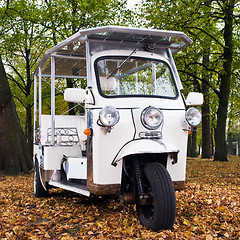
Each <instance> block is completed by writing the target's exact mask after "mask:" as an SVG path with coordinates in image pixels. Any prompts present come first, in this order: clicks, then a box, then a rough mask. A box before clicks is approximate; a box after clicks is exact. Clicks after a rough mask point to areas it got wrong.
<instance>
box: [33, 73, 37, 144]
mask: <svg viewBox="0 0 240 240" xmlns="http://www.w3.org/2000/svg"><path fill="white" fill-rule="evenodd" d="M33 109H34V110H33V111H34V114H33V144H36V126H37V75H34V107H33Z"/></svg>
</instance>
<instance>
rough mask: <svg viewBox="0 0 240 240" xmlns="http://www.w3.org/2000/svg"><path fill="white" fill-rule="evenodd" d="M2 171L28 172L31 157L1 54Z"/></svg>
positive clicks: (0, 147) (13, 172)
mask: <svg viewBox="0 0 240 240" xmlns="http://www.w3.org/2000/svg"><path fill="white" fill-rule="evenodd" d="M0 126H1V128H0V136H1V137H0V171H1V172H4V173H5V174H17V173H20V172H22V173H28V171H29V170H30V169H31V168H32V162H31V157H30V154H29V152H28V149H27V145H26V140H25V138H24V134H23V131H22V128H21V125H20V122H19V119H18V115H17V112H16V107H15V104H14V101H13V98H12V95H11V91H10V88H9V85H8V80H7V76H6V72H5V69H4V66H3V63H2V58H1V56H0Z"/></svg>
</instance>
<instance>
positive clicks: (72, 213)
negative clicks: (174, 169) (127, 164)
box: [0, 156, 240, 240]
mask: <svg viewBox="0 0 240 240" xmlns="http://www.w3.org/2000/svg"><path fill="white" fill-rule="evenodd" d="M176 200H177V215H176V222H175V224H174V227H173V229H172V230H167V231H166V230H165V231H159V232H151V231H148V230H147V229H146V228H145V227H143V226H142V225H141V224H140V223H139V221H138V217H137V214H136V209H135V206H134V205H122V204H120V203H116V202H115V201H114V200H113V199H108V200H106V199H101V198H98V199H97V198H90V199H89V198H86V197H84V196H79V195H77V194H74V193H70V192H67V191H64V190H61V189H51V190H50V196H49V197H47V198H35V197H34V196H33V174H32V173H31V174H29V175H19V176H1V177H0V239H20V240H21V239H45V240H47V239H53V240H55V239H56V240H58V239H62V240H64V239H65V240H68V239H168V240H169V239H191V240H194V239H206V240H212V239H238V240H239V239H240V157H239V156H229V161H228V162H214V161H213V160H207V159H200V158H194V159H188V161H187V178H186V188H185V190H183V191H181V192H178V191H177V192H176Z"/></svg>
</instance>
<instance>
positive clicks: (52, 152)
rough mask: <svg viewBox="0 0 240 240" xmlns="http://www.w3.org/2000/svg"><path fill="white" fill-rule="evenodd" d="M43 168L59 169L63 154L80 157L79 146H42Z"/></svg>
mask: <svg viewBox="0 0 240 240" xmlns="http://www.w3.org/2000/svg"><path fill="white" fill-rule="evenodd" d="M43 153H44V155H43V158H44V170H60V169H61V161H62V158H63V155H66V156H71V157H81V155H82V154H81V148H80V147H79V146H71V147H70V146H66V147H63V146H59V147H57V146H44V148H43Z"/></svg>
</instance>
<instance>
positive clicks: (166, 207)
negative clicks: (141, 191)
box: [138, 163, 176, 231]
mask: <svg viewBox="0 0 240 240" xmlns="http://www.w3.org/2000/svg"><path fill="white" fill-rule="evenodd" d="M144 173H145V174H146V177H147V179H148V181H149V183H150V186H151V189H152V192H153V198H154V204H155V207H154V215H153V219H152V221H151V222H150V223H149V222H147V221H146V219H145V217H144V216H143V212H142V211H141V206H138V214H139V218H140V222H141V223H142V224H143V225H144V226H146V227H147V228H148V229H151V230H153V231H158V230H160V229H171V228H172V227H173V224H174V221H175V215H176V198H175V190H174V187H173V183H172V179H171V177H170V175H169V173H168V172H167V170H166V169H165V167H164V166H163V165H162V164H160V163H149V164H147V165H145V167H144Z"/></svg>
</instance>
